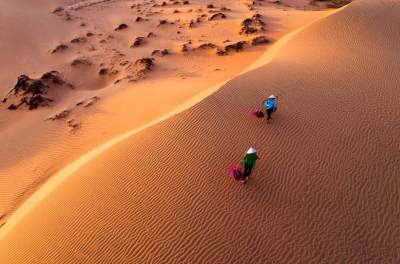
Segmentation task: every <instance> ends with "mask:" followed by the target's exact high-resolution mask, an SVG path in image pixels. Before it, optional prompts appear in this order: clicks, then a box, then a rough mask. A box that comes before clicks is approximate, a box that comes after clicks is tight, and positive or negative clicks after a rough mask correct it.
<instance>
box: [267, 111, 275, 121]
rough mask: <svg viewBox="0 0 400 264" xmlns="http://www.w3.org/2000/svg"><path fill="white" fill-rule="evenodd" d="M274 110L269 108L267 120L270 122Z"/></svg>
mask: <svg viewBox="0 0 400 264" xmlns="http://www.w3.org/2000/svg"><path fill="white" fill-rule="evenodd" d="M273 111H274V110H273V109H272V108H269V109H267V120H270V119H271V116H272V112H273Z"/></svg>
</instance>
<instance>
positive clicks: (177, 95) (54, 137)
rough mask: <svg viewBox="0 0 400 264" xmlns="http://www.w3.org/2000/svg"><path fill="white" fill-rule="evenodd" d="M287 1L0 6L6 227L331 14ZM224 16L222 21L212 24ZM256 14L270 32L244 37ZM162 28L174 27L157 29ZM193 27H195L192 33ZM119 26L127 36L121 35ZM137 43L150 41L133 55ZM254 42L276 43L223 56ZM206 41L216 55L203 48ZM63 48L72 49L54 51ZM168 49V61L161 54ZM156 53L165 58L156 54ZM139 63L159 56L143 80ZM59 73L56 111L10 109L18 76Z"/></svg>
mask: <svg viewBox="0 0 400 264" xmlns="http://www.w3.org/2000/svg"><path fill="white" fill-rule="evenodd" d="M288 3H290V4H291V5H293V7H287V6H283V5H276V4H268V3H257V5H255V6H254V7H252V6H251V5H250V6H249V4H248V3H247V2H236V1H224V2H221V3H219V2H215V3H214V7H213V8H207V4H208V3H206V2H203V1H191V2H190V3H189V4H183V2H178V3H177V4H174V3H168V4H166V5H165V6H162V2H161V1H160V2H155V1H144V2H143V1H48V0H41V1H37V2H35V3H34V2H31V1H30V2H27V1H24V0H17V1H12V2H10V1H3V2H2V3H0V5H1V6H0V12H1V13H0V14H1V15H0V25H1V27H2V30H1V32H2V34H1V35H0V51H1V55H2V60H0V70H1V72H2V73H3V74H2V75H1V76H0V93H1V99H3V98H5V97H10V98H9V100H8V101H7V102H6V103H2V104H1V103H0V133H1V134H0V144H1V146H2V147H1V148H0V156H1V159H0V216H1V220H0V224H1V223H4V221H5V220H6V219H7V218H8V216H9V215H11V214H12V212H13V211H15V210H16V208H18V207H19V206H20V205H21V204H22V203H23V202H24V201H25V200H26V198H27V197H29V196H30V195H31V194H32V193H33V192H34V191H35V190H37V189H39V188H40V186H41V185H42V184H43V183H44V182H46V180H47V179H48V178H50V177H51V176H52V175H54V174H55V173H56V172H58V171H60V170H61V169H62V168H64V167H66V166H67V165H68V164H70V163H71V162H72V161H74V160H76V159H78V158H79V157H80V156H82V155H83V154H85V153H86V152H88V151H90V150H92V149H93V148H95V147H96V146H99V145H101V144H102V143H103V142H106V141H108V140H110V139H112V138H114V137H116V136H119V135H120V134H123V133H125V132H126V131H130V130H134V129H137V128H140V127H143V126H145V125H148V124H150V123H154V122H155V121H156V120H158V119H159V118H160V117H161V116H165V115H167V114H168V113H170V112H172V111H176V108H178V107H180V106H181V105H182V104H186V105H187V104H188V101H191V100H192V98H193V97H197V96H198V94H199V93H203V92H204V91H208V90H209V89H210V87H218V86H220V84H221V83H223V82H225V81H226V80H229V79H231V78H233V77H235V76H236V75H238V74H239V73H240V72H242V71H243V70H244V69H245V68H247V67H248V66H249V65H251V64H252V63H254V61H255V60H257V59H258V58H260V56H262V55H263V54H264V52H265V51H266V50H267V49H268V48H269V47H271V46H272V44H273V43H275V42H276V41H277V40H279V39H280V38H281V37H282V36H284V35H286V34H287V33H289V32H292V31H293V30H296V29H298V28H300V27H303V26H306V25H307V24H309V23H312V22H313V21H315V20H317V19H319V18H321V17H323V16H326V15H328V14H329V13H330V12H332V11H330V10H328V11H324V10H322V11H318V10H313V9H316V7H315V6H309V5H306V3H307V1H304V0H299V1H289V2H288ZM294 4H296V5H294ZM160 5H161V6H160ZM141 6H143V7H141ZM223 6H225V7H226V8H227V7H229V9H230V10H225V9H223ZM304 6H306V11H304V9H305V8H304ZM250 8H251V9H252V10H249V9H250ZM221 9H223V11H221V12H224V14H226V18H225V19H216V20H209V18H210V17H211V16H212V15H214V14H215V13H217V14H218V12H219V11H220V10H221ZM59 10H61V11H59ZM175 10H177V11H178V13H175ZM199 10H201V11H199ZM55 11H57V12H55ZM256 13H258V14H261V15H262V17H261V20H262V21H263V23H265V25H264V26H263V27H264V30H262V31H261V30H260V31H259V32H255V33H254V34H240V31H241V23H242V21H243V20H244V19H246V18H249V17H252V16H253V15H254V14H256ZM203 15H205V17H204V16H203ZM99 17H101V18H102V19H99ZM138 17H140V18H141V19H140V20H139V21H137V18H138ZM198 18H200V20H199V22H197V19H198ZM160 20H167V21H169V22H168V24H163V25H159V24H160ZM191 20H195V21H196V23H195V25H193V26H192V27H189V26H188V25H187V24H188V22H189V23H190V22H191ZM169 23H174V24H169ZM121 24H126V25H127V28H125V29H120V30H117V31H116V30H115V29H117V28H118V27H119V26H120V25H121ZM178 31H179V32H180V34H178V33H177V32H178ZM150 32H152V33H153V35H152V36H151V37H147V36H148V34H149V33H150ZM140 36H144V37H145V39H144V40H143V43H142V44H141V45H140V46H138V47H131V46H132V45H133V43H134V42H135V40H136V38H137V37H140ZM257 36H265V37H266V38H267V39H268V40H270V43H264V45H257V46H253V45H251V44H250V43H249V44H248V45H247V46H245V47H244V49H243V50H242V51H239V52H236V51H229V52H228V53H229V54H227V55H225V56H218V55H217V54H216V53H217V50H218V49H223V48H224V47H225V46H227V45H231V44H234V43H236V42H238V41H248V42H250V41H251V40H252V39H253V38H255V37H257ZM228 39H229V41H228V42H226V40H228ZM189 41H192V44H188V42H189ZM71 42H73V43H71ZM209 43H211V44H213V45H215V46H216V47H214V48H213V47H212V46H211V47H210V45H206V46H203V48H200V49H199V47H200V46H201V45H202V44H209ZM184 44H186V45H187V49H188V50H187V51H186V52H183V51H182V45H184ZM60 45H65V46H67V48H65V49H57V48H58V47H60ZM61 47H62V46H61ZM164 49H167V50H168V52H169V53H170V54H168V55H165V56H163V55H162V54H161V51H162V50H164ZM55 50H57V51H56V52H54V51H55ZM154 50H160V53H156V54H154V56H151V54H152V53H153V51H154ZM141 58H154V66H153V67H151V69H150V71H143V72H141V73H144V74H141V75H145V76H139V75H138V72H137V71H138V69H137V68H136V66H135V61H136V60H140V59H141ZM76 59H79V60H78V62H81V63H78V64H77V63H76V62H77V61H76ZM74 61H75V63H74V66H73V65H71V64H73V62H74ZM85 62H86V63H85ZM76 64H77V65H76ZM53 70H55V71H58V72H59V73H60V78H61V79H62V80H63V81H65V82H66V84H68V85H66V84H64V85H53V84H51V87H50V88H49V89H48V94H45V95H44V96H45V97H46V98H49V99H51V100H53V101H52V102H51V103H50V106H49V107H39V108H38V109H35V110H32V111H30V110H27V109H28V107H27V106H24V105H22V106H21V107H19V109H17V110H16V111H10V110H8V109H7V108H8V107H9V106H10V105H11V104H17V103H18V102H19V101H18V100H21V96H19V97H17V98H16V99H17V100H15V98H13V96H9V94H8V93H9V91H10V90H11V89H12V88H13V87H14V85H15V84H16V81H17V77H18V76H19V75H21V74H26V75H28V76H29V77H30V78H34V79H37V78H40V76H41V75H42V74H44V73H46V72H49V71H53ZM102 70H104V71H105V72H102V73H103V74H101V75H100V72H101V71H102ZM139 70H140V69H139ZM137 77H139V78H138V80H135V78H137ZM69 85H71V86H69ZM12 93H13V92H12Z"/></svg>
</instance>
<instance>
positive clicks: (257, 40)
mask: <svg viewBox="0 0 400 264" xmlns="http://www.w3.org/2000/svg"><path fill="white" fill-rule="evenodd" d="M270 42H271V41H270V40H269V39H267V38H266V37H264V36H259V37H255V38H253V39H252V40H251V45H253V46H258V45H265V44H268V43H270Z"/></svg>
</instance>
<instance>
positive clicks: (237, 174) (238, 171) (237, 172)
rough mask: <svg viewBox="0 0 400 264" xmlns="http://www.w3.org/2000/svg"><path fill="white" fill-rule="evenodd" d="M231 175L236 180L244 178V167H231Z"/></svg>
mask: <svg viewBox="0 0 400 264" xmlns="http://www.w3.org/2000/svg"><path fill="white" fill-rule="evenodd" d="M229 177H231V178H232V179H234V180H241V179H242V178H243V172H242V168H241V167H240V166H238V165H235V166H231V167H229Z"/></svg>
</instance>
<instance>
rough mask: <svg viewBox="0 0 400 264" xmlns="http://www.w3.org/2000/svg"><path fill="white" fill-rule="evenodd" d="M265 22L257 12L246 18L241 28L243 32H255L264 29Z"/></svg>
mask: <svg viewBox="0 0 400 264" xmlns="http://www.w3.org/2000/svg"><path fill="white" fill-rule="evenodd" d="M264 26H265V22H264V21H262V19H261V15H260V14H255V15H253V17H251V18H246V19H245V20H243V21H242V27H241V29H240V33H241V34H254V33H257V32H260V31H264V30H265V28H264Z"/></svg>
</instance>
